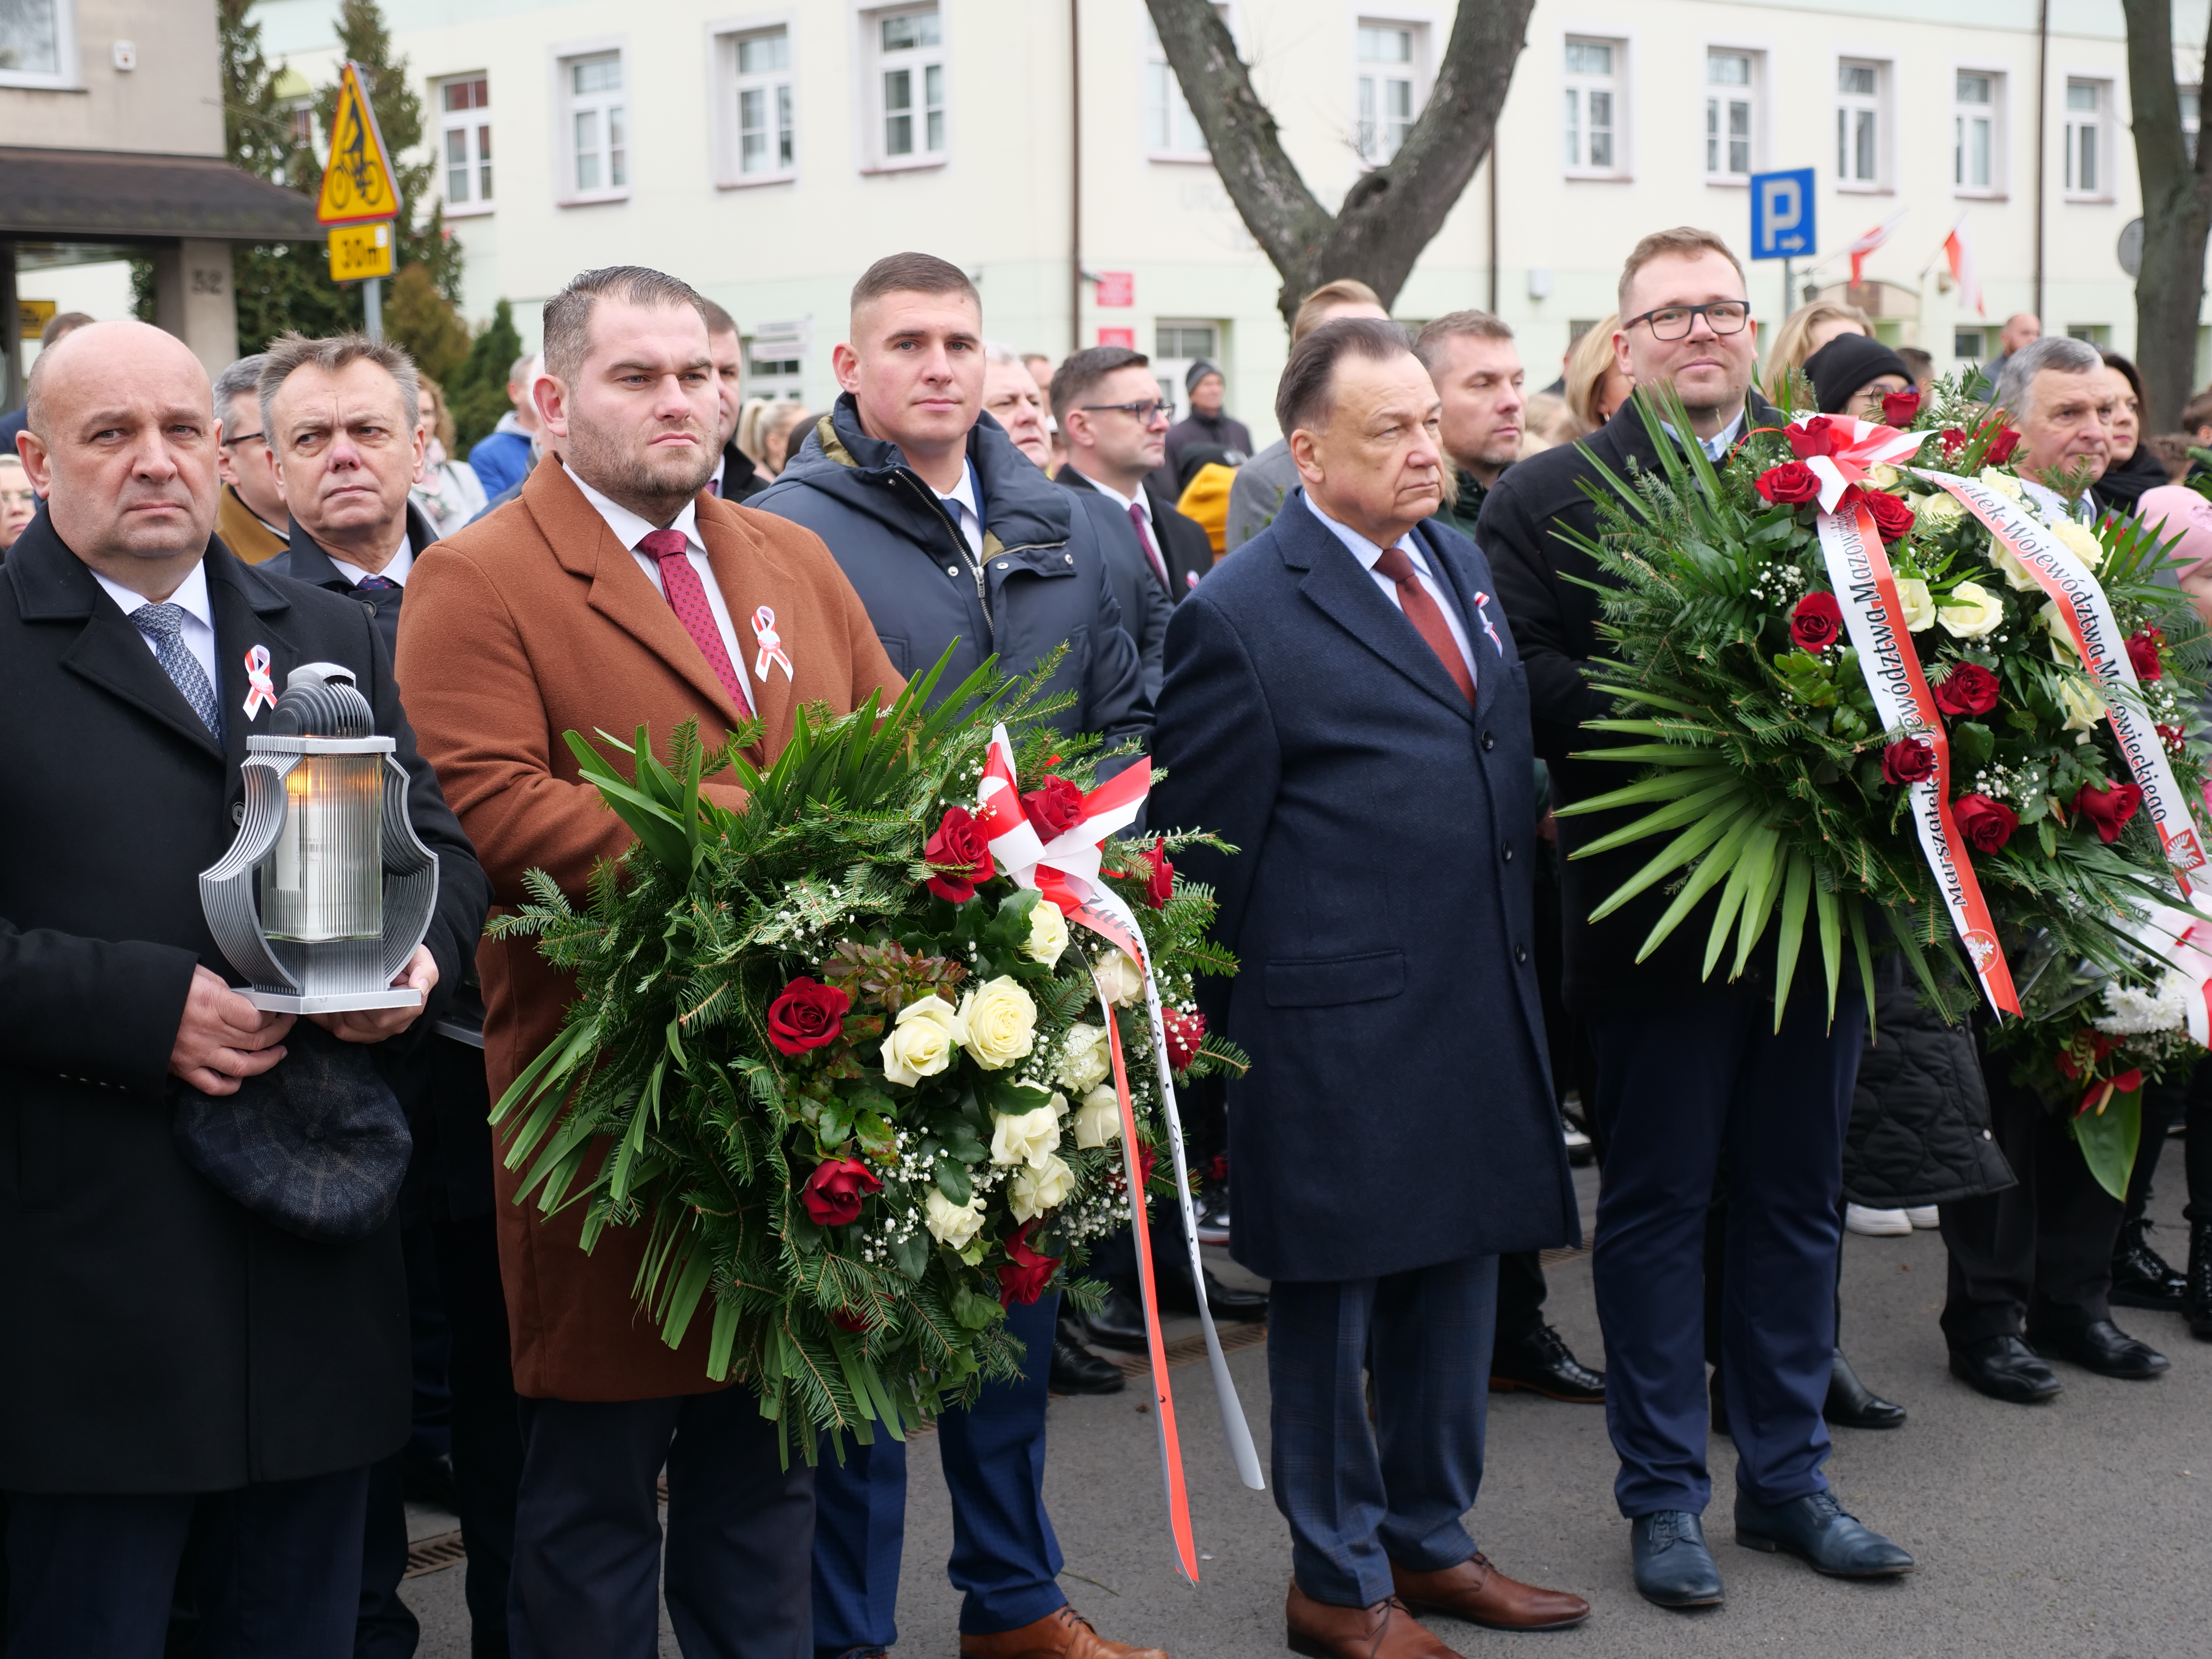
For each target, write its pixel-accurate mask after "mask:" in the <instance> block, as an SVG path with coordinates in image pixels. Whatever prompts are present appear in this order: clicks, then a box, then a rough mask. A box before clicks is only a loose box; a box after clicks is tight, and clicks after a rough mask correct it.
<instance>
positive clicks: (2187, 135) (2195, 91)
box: [2174, 87, 2204, 162]
mask: <svg viewBox="0 0 2212 1659" xmlns="http://www.w3.org/2000/svg"><path fill="white" fill-rule="evenodd" d="M2174 90H2175V91H2176V92H2178V93H2179V94H2180V96H2181V142H2182V143H2183V144H2184V145H2185V147H2186V148H2187V149H2188V151H2189V159H2190V161H2192V162H2194V161H2196V160H2197V126H2198V125H2199V124H2200V123H2201V122H2202V120H2203V109H2204V89H2203V88H2202V87H2177V88H2174Z"/></svg>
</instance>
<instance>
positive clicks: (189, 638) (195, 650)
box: [85, 562, 222, 706]
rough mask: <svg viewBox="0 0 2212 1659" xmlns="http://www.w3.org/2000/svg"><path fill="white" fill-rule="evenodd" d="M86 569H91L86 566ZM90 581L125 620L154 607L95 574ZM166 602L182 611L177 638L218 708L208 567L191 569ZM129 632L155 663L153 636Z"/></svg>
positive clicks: (219, 685)
mask: <svg viewBox="0 0 2212 1659" xmlns="http://www.w3.org/2000/svg"><path fill="white" fill-rule="evenodd" d="M85 568H87V569H88V570H89V569H91V567H90V566H89V565H88V566H86V567H85ZM92 579H93V580H94V581H96V582H98V583H99V584H100V586H102V587H103V588H105V589H106V590H107V597H108V598H109V599H112V600H114V601H115V603H116V604H117V605H119V606H121V607H122V610H123V614H124V615H125V616H126V617H127V616H129V615H130V614H131V612H132V611H136V610H137V608H138V607H139V606H140V605H151V604H153V603H154V601H153V600H151V599H148V598H147V597H146V596H145V595H144V594H143V593H134V592H131V590H130V589H129V588H127V587H124V586H119V585H118V584H117V583H115V582H112V581H110V580H107V578H106V577H105V576H103V575H101V574H100V572H98V571H97V570H94V571H93V572H92ZM167 603H168V604H170V605H179V606H181V607H182V608H183V610H184V613H185V625H184V627H183V629H181V630H180V632H179V635H178V637H179V638H180V639H181V640H183V641H184V645H185V650H187V651H189V652H191V653H192V655H193V656H194V657H196V658H197V659H199V665H200V667H201V669H202V670H203V671H204V672H205V673H206V675H207V677H208V685H209V686H210V689H212V690H213V691H214V692H215V700H216V704H217V706H220V705H221V704H222V675H221V674H220V673H218V672H217V671H216V665H215V605H214V603H213V602H212V601H211V600H210V599H209V598H208V585H207V566H206V565H205V563H204V562H203V563H200V564H196V565H194V566H193V567H192V570H191V574H190V575H188V576H186V577H185V580H183V581H182V582H181V583H179V585H178V587H177V591H176V592H173V593H172V594H170V595H169V597H168V599H167ZM132 631H134V632H135V633H137V635H138V637H139V638H141V639H143V640H144V641H146V649H147V650H148V651H149V652H150V653H152V654H153V656H154V659H155V661H157V662H158V661H160V660H161V647H160V646H158V645H156V644H155V641H154V636H153V635H151V634H149V633H147V632H146V631H145V630H144V629H140V628H138V627H137V625H136V624H133V629H132Z"/></svg>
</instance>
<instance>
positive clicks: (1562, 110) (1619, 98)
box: [1557, 29, 1633, 179]
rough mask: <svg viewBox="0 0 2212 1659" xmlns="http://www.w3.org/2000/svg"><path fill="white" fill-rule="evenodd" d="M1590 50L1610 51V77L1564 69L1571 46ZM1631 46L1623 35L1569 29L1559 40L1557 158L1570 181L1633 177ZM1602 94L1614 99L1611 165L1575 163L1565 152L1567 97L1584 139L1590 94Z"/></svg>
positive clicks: (1587, 124) (1587, 121)
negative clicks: (1572, 101) (1573, 104)
mask: <svg viewBox="0 0 2212 1659" xmlns="http://www.w3.org/2000/svg"><path fill="white" fill-rule="evenodd" d="M1571 46H1610V47H1612V48H1613V73H1612V74H1611V75H1609V76H1605V75H1591V74H1588V73H1586V72H1584V71H1582V70H1569V69H1568V68H1567V66H1566V64H1567V50H1568V48H1569V47H1571ZM1631 52H1632V48H1631V45H1630V42H1629V40H1628V37H1627V36H1626V35H1618V34H1607V33H1601V32H1595V31H1589V30H1583V29H1569V30H1565V31H1564V32H1562V33H1561V34H1560V36H1559V58H1558V59H1557V62H1558V63H1559V86H1560V93H1561V97H1560V102H1559V155H1560V167H1561V170H1562V171H1563V172H1564V173H1565V175H1566V176H1567V177H1568V178H1570V179H1627V178H1630V177H1632V176H1633V169H1632V168H1631V167H1630V166H1629V145H1628V137H1629V131H1630V127H1629V122H1628V109H1629V76H1628V66H1629V62H1630V58H1631ZM1599 91H1601V92H1605V93H1607V94H1611V96H1612V99H1613V164H1612V165H1611V166H1609V167H1593V166H1591V165H1590V164H1589V162H1588V161H1581V162H1577V161H1576V160H1575V159H1574V157H1573V155H1571V154H1570V152H1569V151H1568V149H1567V122H1566V97H1567V95H1568V94H1573V95H1574V96H1575V98H1576V110H1577V131H1578V132H1579V133H1580V134H1582V135H1585V136H1586V135H1587V134H1588V132H1589V94H1591V93H1592V92H1599Z"/></svg>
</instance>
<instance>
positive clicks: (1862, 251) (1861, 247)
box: [1844, 208, 1908, 288]
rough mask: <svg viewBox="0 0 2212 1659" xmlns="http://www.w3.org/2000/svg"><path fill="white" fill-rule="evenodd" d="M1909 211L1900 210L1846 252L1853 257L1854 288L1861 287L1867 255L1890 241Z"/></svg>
mask: <svg viewBox="0 0 2212 1659" xmlns="http://www.w3.org/2000/svg"><path fill="white" fill-rule="evenodd" d="M1907 211H1908V210H1906V209H1904V208H1899V210H1897V211H1896V212H1895V213H1893V214H1891V215H1890V216H1889V217H1888V218H1887V219H1885V220H1883V221H1882V222H1881V223H1880V224H1878V225H1876V226H1875V228H1873V229H1872V230H1869V231H1868V232H1866V233H1865V234H1863V235H1862V236H1861V237H1860V238H1859V239H1858V240H1857V241H1856V242H1853V243H1852V244H1851V245H1850V246H1849V247H1847V248H1845V249H1844V252H1846V253H1848V254H1850V256H1851V286H1852V287H1853V288H1857V286H1858V285H1859V270H1860V268H1861V267H1862V266H1863V265H1864V264H1866V257H1867V255H1868V254H1869V253H1871V252H1874V251H1875V249H1876V248H1878V247H1880V246H1881V245H1882V244H1883V243H1884V242H1886V241H1887V240H1889V233H1890V232H1892V231H1893V230H1895V229H1896V228H1897V227H1898V224H1899V222H1900V221H1902V220H1903V219H1904V217H1905V213H1906V212H1907Z"/></svg>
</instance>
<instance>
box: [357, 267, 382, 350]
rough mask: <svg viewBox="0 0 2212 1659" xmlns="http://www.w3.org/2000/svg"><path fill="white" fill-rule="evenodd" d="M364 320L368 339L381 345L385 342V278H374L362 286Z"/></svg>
mask: <svg viewBox="0 0 2212 1659" xmlns="http://www.w3.org/2000/svg"><path fill="white" fill-rule="evenodd" d="M361 313H362V321H363V323H364V324H365V325H366V326H367V328H368V337H369V338H370V339H372V340H374V341H376V342H377V343H379V344H382V343H383V341H384V278H383V277H381V276H372V277H370V278H369V279H368V281H367V282H365V283H362V285H361Z"/></svg>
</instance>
